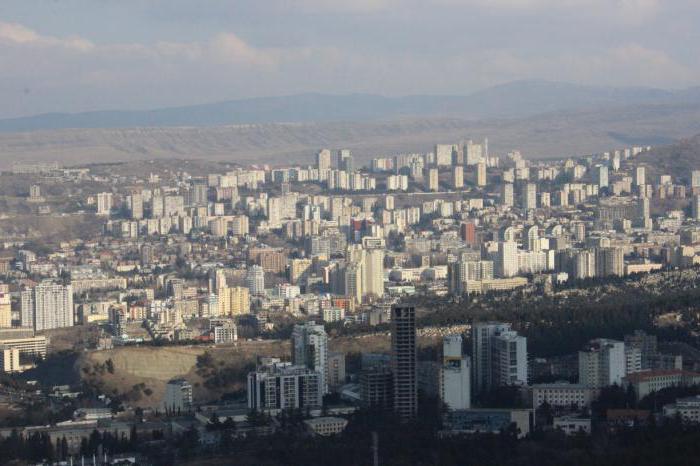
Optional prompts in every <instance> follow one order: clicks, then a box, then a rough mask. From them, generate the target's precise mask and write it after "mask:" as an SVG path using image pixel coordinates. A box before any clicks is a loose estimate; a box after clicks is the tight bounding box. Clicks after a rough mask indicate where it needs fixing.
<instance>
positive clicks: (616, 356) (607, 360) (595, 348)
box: [578, 338, 626, 389]
mask: <svg viewBox="0 0 700 466" xmlns="http://www.w3.org/2000/svg"><path fill="white" fill-rule="evenodd" d="M625 373H626V358H625V344H624V343H623V342H621V341H616V340H609V339H605V338H600V339H597V340H593V341H591V342H590V343H589V344H588V346H587V347H586V348H585V349H584V350H583V351H579V353H578V374H579V376H578V377H579V383H580V384H581V385H585V386H587V387H591V388H595V389H600V388H603V387H607V386H609V385H614V384H617V385H620V384H621V383H622V378H623V377H624V376H625Z"/></svg>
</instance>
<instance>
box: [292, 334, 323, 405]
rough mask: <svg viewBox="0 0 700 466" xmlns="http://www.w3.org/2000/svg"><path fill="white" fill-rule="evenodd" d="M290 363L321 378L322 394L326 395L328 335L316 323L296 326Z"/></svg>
mask: <svg viewBox="0 0 700 466" xmlns="http://www.w3.org/2000/svg"><path fill="white" fill-rule="evenodd" d="M292 363H293V364H294V365H295V366H305V367H307V368H309V369H311V370H314V371H316V372H318V373H319V374H321V375H322V376H323V382H322V384H323V388H322V390H323V393H328V335H327V334H326V330H325V329H324V328H323V325H318V324H316V322H313V321H311V322H306V323H304V324H297V325H295V326H294V330H293V331H292Z"/></svg>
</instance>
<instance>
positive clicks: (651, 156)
mask: <svg viewBox="0 0 700 466" xmlns="http://www.w3.org/2000/svg"><path fill="white" fill-rule="evenodd" d="M640 160H641V161H643V162H646V163H647V164H648V166H649V169H650V171H651V173H653V174H656V175H660V174H670V175H673V177H674V179H678V180H680V181H685V182H689V181H690V172H691V171H692V170H700V134H698V135H696V136H694V137H691V138H687V139H682V140H681V141H679V142H677V143H675V144H671V145H667V146H662V147H657V148H654V149H653V150H652V151H650V152H648V153H645V154H642V155H641V156H640Z"/></svg>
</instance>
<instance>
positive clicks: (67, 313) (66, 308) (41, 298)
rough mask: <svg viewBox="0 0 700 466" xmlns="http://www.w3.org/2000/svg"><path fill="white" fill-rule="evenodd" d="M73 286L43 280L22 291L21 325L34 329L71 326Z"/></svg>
mask: <svg viewBox="0 0 700 466" xmlns="http://www.w3.org/2000/svg"><path fill="white" fill-rule="evenodd" d="M73 323H74V322H73V287H71V285H65V286H64V285H61V284H58V283H54V282H52V281H50V280H44V281H42V282H41V283H39V284H38V285H36V286H35V287H34V288H30V289H26V290H24V291H22V326H23V327H32V328H33V329H34V330H37V331H38V330H49V329H53V328H62V327H72V326H73Z"/></svg>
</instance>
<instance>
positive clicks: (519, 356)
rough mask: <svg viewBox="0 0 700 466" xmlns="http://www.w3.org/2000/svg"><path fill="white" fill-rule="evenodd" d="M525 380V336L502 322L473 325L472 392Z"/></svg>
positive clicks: (520, 382)
mask: <svg viewBox="0 0 700 466" xmlns="http://www.w3.org/2000/svg"><path fill="white" fill-rule="evenodd" d="M525 383H527V339H526V338H525V337H523V336H520V335H518V333H517V332H515V331H513V330H511V327H510V324H508V323H503V322H476V323H474V325H472V388H473V392H474V393H480V392H483V391H488V390H490V389H491V388H493V387H496V386H500V385H519V384H525Z"/></svg>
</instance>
